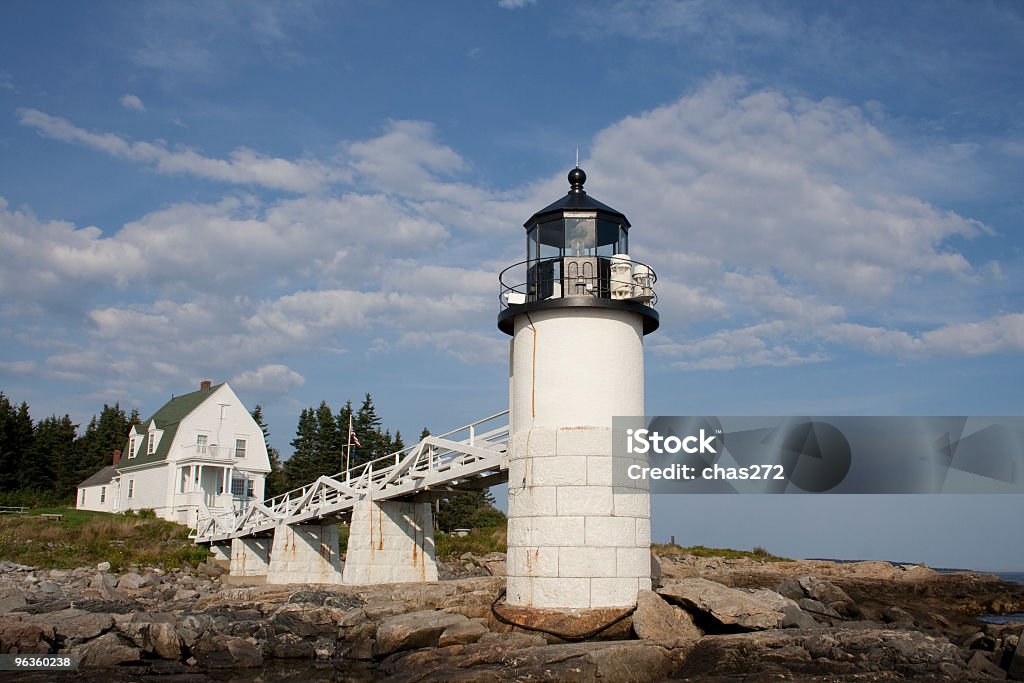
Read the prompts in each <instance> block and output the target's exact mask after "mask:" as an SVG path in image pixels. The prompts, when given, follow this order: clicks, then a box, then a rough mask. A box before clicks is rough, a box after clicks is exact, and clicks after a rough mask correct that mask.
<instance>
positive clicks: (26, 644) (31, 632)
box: [0, 614, 54, 655]
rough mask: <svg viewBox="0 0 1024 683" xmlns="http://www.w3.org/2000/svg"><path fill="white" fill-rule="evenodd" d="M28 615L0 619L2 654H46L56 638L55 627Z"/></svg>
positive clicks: (0, 648) (0, 651)
mask: <svg viewBox="0 0 1024 683" xmlns="http://www.w3.org/2000/svg"><path fill="white" fill-rule="evenodd" d="M22 617H27V615H13V614H12V615H8V616H6V617H0V653H3V654H12V655H17V654H22V655H28V654H36V655H38V654H46V653H48V652H49V651H50V641H52V640H53V638H54V632H53V626H52V625H50V624H47V623H45V622H40V621H35V620H33V619H24V618H22Z"/></svg>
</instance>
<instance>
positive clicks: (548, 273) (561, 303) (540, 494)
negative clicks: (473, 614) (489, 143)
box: [498, 167, 659, 609]
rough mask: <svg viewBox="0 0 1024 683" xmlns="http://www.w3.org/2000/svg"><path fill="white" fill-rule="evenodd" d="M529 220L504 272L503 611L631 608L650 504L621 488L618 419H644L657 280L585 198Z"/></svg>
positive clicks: (639, 492) (597, 205) (620, 221)
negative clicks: (519, 256)
mask: <svg viewBox="0 0 1024 683" xmlns="http://www.w3.org/2000/svg"><path fill="white" fill-rule="evenodd" d="M586 179H587V176H586V174H585V173H584V172H583V170H582V169H580V168H578V167H577V168H574V169H573V170H572V171H570V172H569V184H570V190H569V192H568V194H567V195H566V196H565V197H563V198H561V199H560V200H558V201H556V202H555V203H553V204H551V205H550V206H548V207H546V208H544V209H542V210H540V211H539V212H537V213H536V214H534V215H533V216H532V217H531V218H530V219H529V220H528V221H526V223H525V224H524V226H525V228H526V239H527V247H526V249H527V258H526V261H524V262H522V263H518V264H516V265H514V266H511V267H509V268H507V269H506V270H505V271H503V272H502V274H501V278H500V281H501V289H502V292H501V301H502V310H501V313H500V314H499V315H498V328H499V329H500V330H501V331H503V332H505V333H506V334H509V335H511V336H512V343H511V353H510V359H509V364H510V372H509V410H510V416H509V418H510V430H511V437H510V440H509V447H508V457H509V482H508V488H509V524H508V568H507V572H508V589H507V604H509V605H516V606H522V607H533V608H539V609H593V608H603V607H629V606H633V605H635V604H636V600H637V591H638V590H641V589H649V588H650V587H651V560H650V544H651V525H650V496H649V493H648V491H647V488H646V484H645V483H644V482H638V483H637V484H636V485H634V486H630V487H621V486H620V487H616V486H613V474H612V473H613V455H612V417H613V416H616V415H622V416H628V415H643V414H644V350H643V338H644V335H646V334H649V333H651V332H653V331H654V330H656V329H657V328H658V324H659V320H658V314H657V312H656V311H655V310H654V303H655V295H654V290H653V284H654V279H655V275H654V272H653V271H652V270H651V268H650V267H648V266H646V265H644V264H642V263H639V262H637V261H634V260H632V259H631V258H630V257H629V228H630V225H629V221H628V220H627V219H626V217H625V216H624V215H623V214H622V213H620V212H618V211H616V210H615V209H613V208H611V207H609V206H607V205H605V204H602V203H601V202H599V201H597V200H595V199H593V198H592V197H591V196H590V195H588V194H587V193H586V192H585V191H584V190H583V184H584V183H585V182H586Z"/></svg>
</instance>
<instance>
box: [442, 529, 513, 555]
mask: <svg viewBox="0 0 1024 683" xmlns="http://www.w3.org/2000/svg"><path fill="white" fill-rule="evenodd" d="M507 537H508V527H506V526H504V525H502V526H495V527H487V528H484V529H473V530H472V531H471V532H469V534H468V535H467V536H454V535H452V534H446V533H445V532H443V531H437V532H435V534H434V544H435V548H436V549H437V556H438V557H451V556H453V555H461V554H462V553H473V554H474V555H486V554H487V553H503V552H506V551H507V550H508V544H507Z"/></svg>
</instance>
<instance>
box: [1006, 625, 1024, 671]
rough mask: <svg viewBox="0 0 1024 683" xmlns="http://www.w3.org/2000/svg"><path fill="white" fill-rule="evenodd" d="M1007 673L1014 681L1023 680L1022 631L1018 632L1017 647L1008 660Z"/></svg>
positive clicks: (1023, 650)
mask: <svg viewBox="0 0 1024 683" xmlns="http://www.w3.org/2000/svg"><path fill="white" fill-rule="evenodd" d="M1009 674H1010V678H1012V679H1014V680H1015V681H1024V633H1021V634H1020V639H1019V640H1018V641H1017V649H1016V650H1015V651H1014V653H1013V659H1011V660H1010V668H1009Z"/></svg>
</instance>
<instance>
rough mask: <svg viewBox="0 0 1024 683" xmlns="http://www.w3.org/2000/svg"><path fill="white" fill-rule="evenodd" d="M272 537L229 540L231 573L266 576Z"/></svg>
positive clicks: (233, 574) (234, 574) (268, 567)
mask: <svg viewBox="0 0 1024 683" xmlns="http://www.w3.org/2000/svg"><path fill="white" fill-rule="evenodd" d="M271 543H272V539H270V538H257V537H253V536H250V537H248V538H235V539H232V540H231V575H232V576H266V574H267V572H268V570H269V569H270V546H271Z"/></svg>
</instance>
